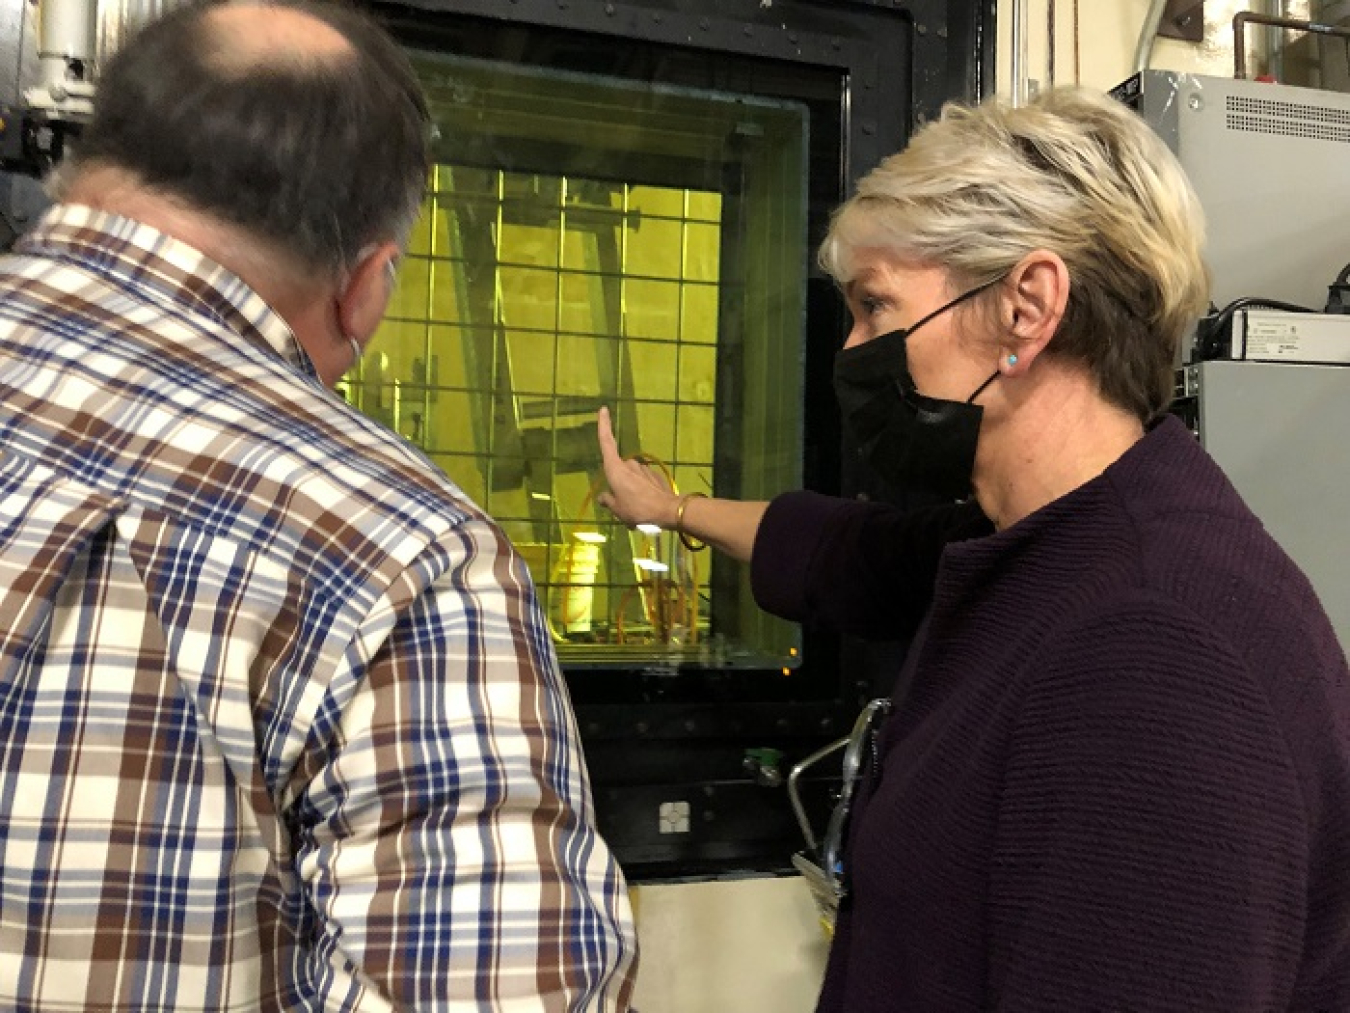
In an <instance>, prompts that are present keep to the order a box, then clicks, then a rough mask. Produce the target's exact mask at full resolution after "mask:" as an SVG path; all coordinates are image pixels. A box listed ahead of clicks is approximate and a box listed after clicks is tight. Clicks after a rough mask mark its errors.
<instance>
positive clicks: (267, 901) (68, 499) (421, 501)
mask: <svg viewBox="0 0 1350 1013" xmlns="http://www.w3.org/2000/svg"><path fill="white" fill-rule="evenodd" d="M0 870H2V872H0V1008H5V1009H23V1010H33V1011H39V1010H41V1011H55V1010H62V1011H65V1010H71V1011H73V1010H81V1011H102V1010H152V1009H153V1010H176V1011H185V1010H226V1009H231V1010H278V1011H280V1010H287V1011H290V1010H296V1011H298V1010H318V1009H323V1010H390V1009H400V1010H404V1009H418V1010H421V1009H438V1010H452V1009H453V1010H499V1011H521V1013H524V1011H536V1010H539V1011H543V1010H550V1011H551V1010H616V1009H617V1010H623V1009H626V1008H627V1003H628V997H629V994H630V992H631V989H632V977H633V969H634V951H635V941H634V935H633V929H632V922H631V916H630V913H629V910H628V904H627V899H626V890H625V886H624V881H623V878H622V875H621V874H620V872H619V870H618V868H617V866H616V865H615V862H614V860H613V858H612V856H611V855H610V853H609V851H608V849H607V848H606V847H605V844H604V842H603V841H602V840H601V839H600V838H599V837H598V836H597V834H596V831H595V822H594V812H593V810H592V807H591V800H590V796H589V789H588V786H587V779H586V772H585V769H584V766H583V762H582V757H581V755H580V753H579V751H578V746H577V736H576V731H575V725H574V719H573V716H572V713H571V709H570V705H569V703H568V700H567V697H566V693H565V689H564V686H563V682H562V679H561V677H560V674H559V672H558V668H557V663H556V661H555V658H554V655H553V651H552V646H551V644H550V641H549V637H548V633H547V627H546V624H545V622H544V620H543V618H542V616H541V615H540V612H539V608H538V604H537V602H536V599H535V595H534V590H533V587H532V585H531V584H530V580H529V577H528V575H527V572H526V570H525V567H524V565H523V564H522V563H521V561H520V560H519V558H518V557H517V556H516V555H515V553H514V552H513V550H512V549H511V547H510V545H509V543H508V542H507V541H506V539H505V537H504V536H503V535H502V533H501V532H500V530H499V529H498V528H497V527H496V526H495V525H494V524H493V523H492V522H491V521H490V520H489V519H488V518H487V517H485V516H484V515H483V513H482V512H481V511H480V510H479V509H478V508H477V507H476V506H475V505H474V504H473V503H471V502H469V501H468V500H467V499H466V498H465V497H464V495H463V494H462V493H461V492H460V491H459V490H458V489H457V488H456V487H455V486H454V485H453V484H452V483H451V482H450V481H449V480H448V479H447V478H446V477H445V476H444V475H443V474H441V473H440V472H439V471H438V470H437V469H436V468H435V467H434V466H432V465H431V464H429V463H428V462H427V461H426V459H425V458H424V457H422V456H421V454H419V453H418V452H417V451H416V450H414V449H412V448H410V447H409V446H407V445H406V444H405V443H404V442H403V441H402V440H400V439H399V438H398V437H397V436H395V435H394V434H392V433H390V432H389V431H387V430H385V429H383V428H381V427H380V426H378V425H377V424H375V423H373V422H371V421H370V420H368V419H366V418H364V417H363V416H361V415H359V414H358V413H356V412H354V411H353V410H351V409H350V408H349V407H348V406H346V405H345V404H343V403H342V401H341V400H340V399H338V398H337V397H336V396H335V395H333V394H332V393H331V392H329V391H327V390H325V389H324V388H323V387H322V386H321V384H320V383H319V382H318V380H317V378H316V377H315V374H314V370H313V367H312V366H311V364H310V363H309V360H308V358H307V357H306V356H305V354H304V353H303V351H302V350H301V349H300V347H299V346H298V344H297V343H296V341H295V338H294V336H293V335H292V334H291V332H290V330H289V329H288V328H287V327H286V325H285V324H284V323H283V321H282V320H281V319H280V318H279V317H277V316H276V315H275V314H274V313H273V312H272V311H271V310H270V309H269V308H268V307H267V306H266V305H265V304H264V303H263V302H262V300H261V299H260V298H259V297H258V296H257V295H256V294H255V293H253V292H252V291H251V290H249V289H248V288H247V287H246V286H245V285H244V284H243V283H242V282H240V281H239V280H238V279H237V278H235V277H234V276H232V275H231V274H229V273H227V272H225V271H224V270H222V269H221V268H219V267H217V266H215V265H213V264H212V263H210V262H209V261H207V260H206V259H204V258H203V257H202V256H201V255H200V254H198V253H197V252H195V251H194V250H192V249H190V248H188V247H186V246H184V245H182V244H180V243H178V242H176V241H174V240H172V239H170V238H167V237H166V236H164V235H162V234H160V233H158V232H155V231H153V230H151V229H149V228H146V227H144V226H141V225H138V224H137V223H134V222H131V221H128V220H125V219H121V218H117V217H115V216H111V215H106V214H101V213H96V212H94V211H91V210H89V209H87V208H78V207H58V208H56V209H54V210H53V211H52V212H50V213H49V215H48V216H47V218H46V219H45V220H44V221H43V222H42V223H41V225H40V226H39V227H38V228H37V229H35V230H34V231H33V232H32V233H31V234H30V235H29V236H28V237H26V238H25V240H23V242H22V243H21V245H20V247H19V248H18V249H17V251H16V253H15V255H13V256H11V257H8V258H5V259H4V260H0Z"/></svg>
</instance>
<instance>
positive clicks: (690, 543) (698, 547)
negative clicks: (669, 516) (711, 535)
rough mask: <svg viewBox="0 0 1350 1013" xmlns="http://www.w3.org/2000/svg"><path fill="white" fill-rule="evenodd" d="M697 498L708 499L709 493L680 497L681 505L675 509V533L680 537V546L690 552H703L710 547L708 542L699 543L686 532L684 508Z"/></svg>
mask: <svg viewBox="0 0 1350 1013" xmlns="http://www.w3.org/2000/svg"><path fill="white" fill-rule="evenodd" d="M696 496H697V497H699V498H701V499H707V498H708V495H707V493H702V492H687V493H685V494H684V495H683V496H681V497H680V505H679V506H677V507H676V508H675V533H676V534H677V535H679V536H680V544H681V545H683V546H684V547H685V548H686V549H688V550H689V551H690V552H702V551H703V550H704V549H706V548H707V547H708V543H707V542H702V541H699V540H698V539H697V538H695V537H693V536H692V535H690V534H688V533H687V532H686V531H685V530H684V508H685V507H687V506H688V505H689V501H690V500H691V499H693V498H694V497H696Z"/></svg>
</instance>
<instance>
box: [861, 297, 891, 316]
mask: <svg viewBox="0 0 1350 1013" xmlns="http://www.w3.org/2000/svg"><path fill="white" fill-rule="evenodd" d="M858 305H859V306H861V307H862V311H863V312H864V313H865V314H867V315H868V316H869V317H870V316H875V315H876V314H877V313H880V312H881V310H882V307H884V306H885V303H883V302H882V301H881V300H880V299H878V298H876V296H870V295H865V296H863V297H862V298H861V299H859V300H858Z"/></svg>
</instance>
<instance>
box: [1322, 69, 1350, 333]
mask: <svg viewBox="0 0 1350 1013" xmlns="http://www.w3.org/2000/svg"><path fill="white" fill-rule="evenodd" d="M1347 45H1350V43H1347ZM1322 312H1323V313H1350V264H1346V265H1345V266H1344V267H1343V268H1341V273H1340V274H1338V275H1336V280H1335V281H1333V282H1332V283H1331V284H1330V285H1328V286H1327V305H1326V308H1325V309H1323V310H1322Z"/></svg>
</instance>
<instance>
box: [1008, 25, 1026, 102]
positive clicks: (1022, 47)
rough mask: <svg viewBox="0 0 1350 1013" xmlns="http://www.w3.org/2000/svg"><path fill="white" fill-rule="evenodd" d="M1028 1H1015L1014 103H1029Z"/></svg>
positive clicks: (1013, 35)
mask: <svg viewBox="0 0 1350 1013" xmlns="http://www.w3.org/2000/svg"><path fill="white" fill-rule="evenodd" d="M1027 26H1028V21H1027V0H1013V12H1012V61H1011V64H1010V66H1011V69H1012V102H1013V105H1015V106H1022V105H1026V102H1027Z"/></svg>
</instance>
